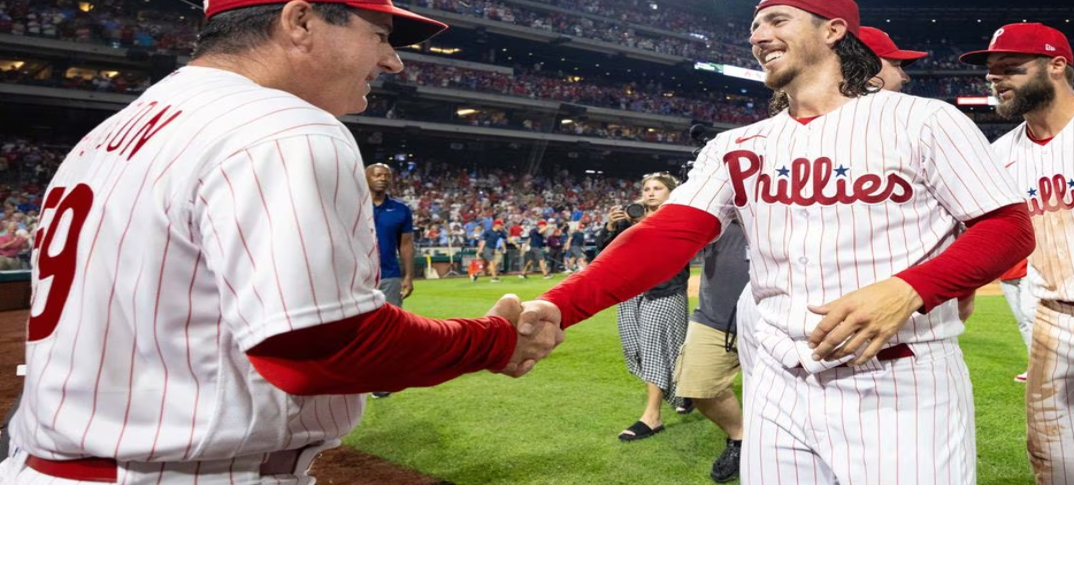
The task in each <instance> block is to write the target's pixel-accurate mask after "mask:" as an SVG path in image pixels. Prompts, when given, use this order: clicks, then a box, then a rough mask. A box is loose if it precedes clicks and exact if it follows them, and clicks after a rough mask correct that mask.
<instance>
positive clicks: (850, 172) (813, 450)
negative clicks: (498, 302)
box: [522, 0, 1033, 484]
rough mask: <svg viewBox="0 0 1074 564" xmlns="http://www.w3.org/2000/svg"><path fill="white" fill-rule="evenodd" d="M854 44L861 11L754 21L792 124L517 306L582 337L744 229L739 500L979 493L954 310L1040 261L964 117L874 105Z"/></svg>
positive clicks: (877, 99) (774, 122) (804, 7)
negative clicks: (838, 493) (746, 302)
mask: <svg viewBox="0 0 1074 564" xmlns="http://www.w3.org/2000/svg"><path fill="white" fill-rule="evenodd" d="M858 32H859V16H858V8H857V5H856V4H855V3H854V2H852V1H850V0H765V1H764V2H761V4H759V5H758V6H757V10H756V12H755V17H754V21H753V32H752V35H751V37H750V43H751V44H752V45H753V53H754V56H755V57H756V58H757V60H758V61H759V62H760V63H761V65H762V66H763V68H764V71H765V77H766V84H767V85H768V86H769V87H770V88H773V89H774V90H781V91H782V92H784V93H785V94H786V96H785V97H782V100H783V101H784V102H785V103H786V107H785V108H783V109H782V111H780V112H779V113H778V114H776V115H775V116H774V117H772V118H770V119H767V120H764V121H762V122H759V123H756V124H754V125H750V126H746V127H743V128H739V129H736V130H732V131H728V132H725V133H722V134H720V135H718V136H717V137H716V138H715V139H713V140H712V141H711V142H709V143H708V145H707V146H706V147H705V149H703V151H702V152H701V154H700V156H699V157H698V160H697V164H696V166H695V167H694V169H693V170H692V171H691V173H690V177H689V179H688V180H687V182H686V183H685V184H683V185H682V186H681V187H679V189H678V190H676V192H675V194H674V195H673V196H672V198H671V199H670V200H669V201H668V203H667V204H665V205H664V206H663V207H662V208H661V209H660V210H659V211H658V212H657V213H655V214H653V215H652V216H650V217H649V218H647V219H646V220H645V221H644V222H642V223H641V224H639V225H638V226H636V227H634V228H633V229H631V230H630V232H629V233H627V234H626V235H625V236H624V237H621V238H620V239H618V240H616V242H615V244H614V245H612V246H610V247H609V248H608V249H607V250H606V251H605V252H604V253H602V254H601V257H600V258H598V259H597V260H596V261H594V262H593V264H592V265H590V267H589V268H587V269H586V270H585V271H583V272H582V273H580V274H577V275H575V276H572V277H570V278H568V279H567V280H566V281H564V282H563V283H561V284H560V285H558V286H557V287H555V288H553V289H552V290H550V291H549V292H547V293H546V294H545V295H544V296H543V299H542V300H535V301H533V302H526V303H525V304H523V306H524V308H525V309H526V310H527V311H529V312H534V313H536V314H539V315H540V316H541V318H542V319H544V320H549V321H553V322H559V323H560V324H561V325H562V326H563V327H569V326H571V325H574V324H575V323H578V322H580V321H582V320H584V319H586V318H587V317H589V316H591V315H593V314H595V313H596V312H598V311H600V310H601V309H603V308H605V307H608V306H610V305H612V304H614V303H617V302H618V301H621V300H623V299H625V298H628V297H630V296H633V295H636V294H637V293H638V292H639V291H641V290H642V289H644V288H646V287H648V286H651V285H653V284H655V283H656V282H659V281H660V280H664V279H667V278H668V277H669V276H670V275H671V274H672V273H673V272H674V270H675V268H676V265H679V264H682V263H683V262H684V261H686V260H689V259H690V258H691V257H693V256H694V255H695V254H696V253H697V252H698V250H700V249H701V248H702V247H703V246H704V245H705V244H707V243H708V242H709V241H711V240H713V239H715V238H716V237H718V236H719V234H720V231H721V226H722V225H725V224H727V223H728V222H729V221H731V219H732V218H734V217H737V218H738V219H739V220H740V221H741V222H742V224H743V226H744V231H745V233H746V235H747V237H748V239H749V243H750V253H751V257H750V260H751V263H752V269H753V270H752V272H751V276H752V288H753V293H754V297H755V298H757V301H758V305H757V307H758V311H759V312H760V319H759V320H758V323H757V330H756V333H757V341H758V350H757V351H756V358H755V359H754V361H753V367H752V369H751V370H750V377H749V379H748V381H747V382H746V387H745V390H744V398H743V406H744V416H745V430H744V437H743V451H742V468H741V478H742V482H743V483H746V484H765V483H791V484H794V483H810V484H813V483H823V484H832V483H841V484H865V483H973V482H974V481H975V480H976V448H975V439H974V418H973V400H972V392H971V386H970V380H969V375H968V374H967V370H966V365H965V363H964V362H963V359H962V353H961V350H960V349H959V346H958V340H957V336H958V334H959V333H960V332H961V331H962V329H963V325H962V323H961V321H959V318H958V311H957V309H958V308H957V305H956V303H955V298H957V297H958V296H961V295H964V294H966V293H968V292H969V291H971V290H972V289H974V288H976V287H979V286H982V285H984V284H986V283H988V282H991V281H992V280H994V279H995V278H996V276H998V275H999V274H1000V273H1001V272H1003V271H1004V270H1006V269H1007V268H1009V267H1010V266H1011V265H1012V264H1014V263H1015V262H1017V261H1018V260H1020V259H1021V258H1022V257H1024V256H1026V255H1028V254H1029V252H1030V251H1031V250H1032V248H1033V232H1032V227H1031V225H1030V223H1029V218H1028V215H1027V214H1026V210H1025V206H1024V204H1023V203H1022V202H1021V198H1020V196H1019V194H1018V193H1017V190H1016V189H1015V188H1014V184H1013V181H1012V180H1011V178H1010V176H1009V175H1007V174H1006V172H1005V171H1004V170H1003V168H1002V167H1001V166H999V165H998V164H997V163H996V162H995V159H994V158H993V156H992V154H991V152H990V148H989V146H988V142H987V141H986V140H985V138H984V137H983V135H982V134H981V133H980V131H979V130H978V129H977V128H976V126H974V124H973V123H972V122H971V121H970V120H969V119H968V118H966V117H965V116H964V115H963V114H962V113H961V112H959V111H958V110H957V109H955V108H954V107H952V106H950V105H948V104H945V103H943V102H940V101H937V100H927V99H922V98H916V97H912V96H906V95H902V94H896V93H892V92H885V91H880V92H877V91H876V90H877V88H876V87H875V86H869V81H870V80H871V79H872V78H873V76H874V75H876V74H877V73H878V72H879V71H880V68H881V67H880V61H879V60H878V58H877V57H876V55H875V54H874V53H872V52H871V51H869V50H868V48H866V47H865V46H864V45H863V44H862V43H861V42H860V40H859V39H858V38H857V37H856V35H857V34H858ZM775 101H776V102H777V103H779V101H780V99H777V100H775ZM962 222H964V223H965V224H966V225H967V226H968V228H967V230H966V231H965V233H963V234H962V235H961V236H960V237H958V239H957V240H956V238H955V235H956V233H957V232H958V230H959V228H960V227H959V224H960V223H962ZM657 250H659V252H657ZM639 256H659V257H661V260H660V261H659V262H658V263H654V262H651V261H638V260H636V257H639ZM522 331H523V332H526V331H527V327H525V326H524V327H523V328H522Z"/></svg>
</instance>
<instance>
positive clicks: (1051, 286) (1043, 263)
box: [962, 23, 1074, 484]
mask: <svg viewBox="0 0 1074 564" xmlns="http://www.w3.org/2000/svg"><path fill="white" fill-rule="evenodd" d="M962 61H963V62H966V63H970V64H974V65H984V66H987V67H988V74H986V75H985V77H986V78H987V79H988V81H989V82H990V83H992V90H993V92H994V94H995V96H996V98H998V99H999V105H998V106H996V112H997V113H999V114H1000V115H1001V116H1003V117H1005V118H1017V117H1019V116H1020V117H1022V118H1023V120H1024V121H1023V122H1022V124H1021V125H1019V126H1018V127H1016V128H1014V129H1013V130H1012V131H1011V132H1009V133H1007V134H1006V135H1004V136H1003V137H1001V138H1000V139H999V140H998V141H996V142H995V143H994V144H993V148H994V149H995V151H996V153H997V155H998V157H999V159H1000V162H1002V163H1004V165H1005V166H1006V169H1007V170H1008V171H1009V172H1010V173H1011V174H1012V175H1013V176H1014V178H1015V180H1016V181H1017V182H1018V186H1019V187H1020V188H1022V189H1023V190H1024V193H1023V194H1024V197H1025V199H1026V202H1027V203H1028V205H1029V215H1030V217H1031V218H1032V221H1033V227H1034V229H1035V230H1036V234H1037V241H1038V245H1037V249H1036V250H1035V251H1034V252H1033V254H1032V255H1030V257H1029V267H1028V279H1029V282H1030V289H1031V291H1032V293H1033V296H1034V297H1035V298H1037V299H1039V300H1040V302H1039V304H1038V306H1037V313H1036V318H1035V319H1034V320H1033V330H1032V333H1033V334H1032V346H1031V347H1030V353H1029V370H1028V374H1027V378H1026V422H1027V424H1028V425H1027V426H1028V432H1027V438H1028V448H1029V459H1030V462H1032V464H1033V474H1034V476H1035V477H1036V481H1037V483H1038V484H1072V483H1074V262H1072V261H1074V67H1072V66H1071V65H1072V64H1074V52H1072V51H1071V48H1070V42H1069V40H1068V39H1067V37H1066V36H1065V35H1063V33H1062V32H1060V31H1059V30H1057V29H1055V28H1052V27H1048V26H1046V25H1043V24H1039V23H1015V24H1010V25H1005V26H1003V27H1002V28H1000V29H999V30H997V31H996V33H995V35H993V36H992V42H991V44H990V45H989V46H988V49H985V50H983V51H974V52H972V53H966V54H965V55H963V56H962Z"/></svg>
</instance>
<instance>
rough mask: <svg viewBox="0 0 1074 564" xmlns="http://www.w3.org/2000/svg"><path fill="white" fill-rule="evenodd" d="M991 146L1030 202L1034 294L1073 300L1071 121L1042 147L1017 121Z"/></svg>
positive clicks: (1073, 149) (1073, 158) (1073, 154)
mask: <svg viewBox="0 0 1074 564" xmlns="http://www.w3.org/2000/svg"><path fill="white" fill-rule="evenodd" d="M992 147H993V148H994V149H995V151H996V155H997V156H998V159H999V161H1000V162H1001V163H1002V164H1004V165H1006V167H1007V170H1008V171H1010V173H1011V174H1012V175H1013V176H1014V180H1015V182H1016V183H1017V184H1016V185H1017V187H1018V189H1019V190H1021V192H1022V196H1023V197H1024V198H1025V199H1026V203H1027V204H1028V205H1029V216H1030V218H1031V219H1032V220H1033V231H1034V232H1036V236H1037V248H1036V249H1034V250H1033V254H1032V255H1030V256H1029V266H1030V268H1029V277H1030V281H1031V282H1032V286H1031V288H1032V290H1033V295H1034V296H1036V297H1037V298H1040V299H1043V300H1062V301H1068V302H1070V301H1074V262H1072V261H1074V258H1072V257H1074V121H1071V122H1070V123H1067V125H1066V127H1064V128H1063V130H1062V131H1060V132H1059V134H1058V135H1056V136H1055V137H1054V138H1053V139H1052V140H1051V141H1049V142H1048V143H1047V144H1046V145H1043V146H1041V145H1039V144H1037V143H1034V142H1033V140H1031V139H1030V138H1029V136H1028V135H1027V134H1026V124H1025V122H1022V124H1021V125H1019V126H1018V127H1016V128H1014V130H1012V131H1010V132H1008V133H1007V134H1006V135H1004V136H1003V137H1001V138H999V140H997V141H996V142H995V143H993V144H992Z"/></svg>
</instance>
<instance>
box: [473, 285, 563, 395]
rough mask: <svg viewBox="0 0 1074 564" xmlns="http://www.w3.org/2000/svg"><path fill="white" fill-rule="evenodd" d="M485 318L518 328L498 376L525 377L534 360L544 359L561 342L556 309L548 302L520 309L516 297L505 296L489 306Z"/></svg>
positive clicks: (558, 317)
mask: <svg viewBox="0 0 1074 564" xmlns="http://www.w3.org/2000/svg"><path fill="white" fill-rule="evenodd" d="M488 315H496V316H500V317H503V318H506V319H507V320H509V321H511V323H513V324H514V325H515V327H517V328H518V342H517V343H516V344H515V353H514V354H513V355H511V360H510V361H509V362H508V363H507V366H505V367H504V369H503V370H501V371H500V373H502V374H507V375H508V376H511V377H514V378H518V377H519V376H522V375H524V374H526V373H527V372H529V371H530V370H532V369H533V367H534V365H536V364H537V361H538V360H541V359H542V358H544V357H546V356H548V355H549V354H550V353H551V352H552V349H554V348H556V347H557V346H559V344H560V343H562V342H563V339H564V334H563V330H562V329H560V328H559V325H560V313H559V308H557V307H556V306H555V305H554V304H552V303H551V302H544V301H540V300H534V301H529V302H526V303H525V304H524V305H523V304H521V303H519V301H518V296H516V295H514V294H506V295H504V297H502V298H500V300H499V301H497V302H496V305H494V306H492V309H490V310H489V312H488Z"/></svg>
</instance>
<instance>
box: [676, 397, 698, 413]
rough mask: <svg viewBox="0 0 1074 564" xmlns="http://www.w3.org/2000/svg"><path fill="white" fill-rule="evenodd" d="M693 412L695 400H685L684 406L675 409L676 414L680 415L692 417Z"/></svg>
mask: <svg viewBox="0 0 1074 564" xmlns="http://www.w3.org/2000/svg"><path fill="white" fill-rule="evenodd" d="M693 412H694V400H692V399H690V398H684V399H683V400H682V405H680V406H679V407H676V408H675V413H678V414H679V415H690V414H691V413H693Z"/></svg>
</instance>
